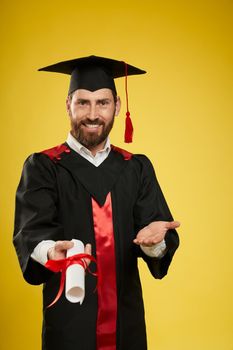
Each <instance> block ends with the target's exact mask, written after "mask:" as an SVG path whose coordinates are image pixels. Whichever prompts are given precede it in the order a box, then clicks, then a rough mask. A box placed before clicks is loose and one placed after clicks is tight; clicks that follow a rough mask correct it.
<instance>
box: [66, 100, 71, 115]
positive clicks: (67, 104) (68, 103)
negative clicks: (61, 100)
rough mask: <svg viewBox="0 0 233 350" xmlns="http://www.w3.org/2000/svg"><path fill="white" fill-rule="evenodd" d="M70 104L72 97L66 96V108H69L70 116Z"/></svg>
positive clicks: (69, 113)
mask: <svg viewBox="0 0 233 350" xmlns="http://www.w3.org/2000/svg"><path fill="white" fill-rule="evenodd" d="M70 104H71V97H70V96H67V98H66V110H67V113H68V115H69V117H70V115H71V112H70Z"/></svg>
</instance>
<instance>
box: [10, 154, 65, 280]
mask: <svg viewBox="0 0 233 350" xmlns="http://www.w3.org/2000/svg"><path fill="white" fill-rule="evenodd" d="M56 187H57V185H56V171H55V164H54V163H53V162H52V161H51V160H50V159H49V158H48V157H47V156H45V155H43V154H33V155H31V156H30V157H29V158H28V159H27V160H26V161H25V164H24V167H23V172H22V176H21V179H20V183H19V186H18V188H17V192H16V207H15V229H14V236H13V243H14V246H15V249H16V252H17V256H18V259H19V263H20V266H21V269H22V272H23V276H24V278H25V280H26V281H27V282H29V283H30V284H40V283H44V282H46V281H47V280H48V279H49V277H50V276H51V274H52V273H51V272H50V271H49V270H47V269H46V268H45V267H44V266H43V265H41V264H39V263H38V262H36V261H34V260H33V259H32V258H31V253H32V251H33V250H34V248H35V247H36V246H37V244H38V243H40V242H41V241H43V240H54V241H56V240H61V239H63V228H62V226H61V224H60V223H59V221H58V213H57V188H56Z"/></svg>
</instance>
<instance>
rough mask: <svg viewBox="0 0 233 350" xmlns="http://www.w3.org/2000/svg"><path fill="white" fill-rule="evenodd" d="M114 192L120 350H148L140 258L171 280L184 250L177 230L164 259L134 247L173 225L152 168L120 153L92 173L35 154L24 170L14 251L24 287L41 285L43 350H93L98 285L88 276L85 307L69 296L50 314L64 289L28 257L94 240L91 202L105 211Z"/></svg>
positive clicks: (65, 159)
mask: <svg viewBox="0 0 233 350" xmlns="http://www.w3.org/2000/svg"><path fill="white" fill-rule="evenodd" d="M108 192H111V196H112V206H113V223H114V236H115V249H116V269H117V271H116V272H117V299H118V311H117V350H126V349H127V350H146V349H147V345H146V329H145V320H144V307H143V300H142V290H141V284H140V279H139V272H138V268H137V258H138V257H142V258H143V259H144V260H145V261H146V263H147V264H148V267H149V269H150V271H151V273H152V275H153V276H154V277H155V278H162V277H164V276H165V275H166V273H167V270H168V267H169V264H170V262H171V260H172V257H173V254H174V252H175V250H176V249H177V247H178V245H179V239H178V236H177V233H176V231H175V230H169V231H168V232H167V235H166V243H167V247H168V249H167V253H166V255H165V256H164V257H163V258H162V259H156V258H149V257H148V256H146V255H145V254H144V253H143V252H142V251H141V249H140V247H138V246H136V245H135V244H134V243H133V242H132V241H133V239H134V238H135V236H136V234H137V232H138V230H140V229H141V228H142V227H144V226H145V225H147V224H149V223H150V222H152V221H155V220H166V221H167V220H172V216H171V214H170V211H169V209H168V207H167V204H166V202H165V199H164V197H163V194H162V192H161V189H160V187H159V184H158V182H157V179H156V177H155V174H154V170H153V167H152V165H151V163H150V161H149V160H148V158H146V157H145V156H143V155H134V156H133V157H132V158H131V159H130V160H124V158H123V156H122V155H121V154H120V153H117V152H113V151H111V152H110V155H109V157H108V158H107V159H106V160H105V161H104V162H103V163H102V164H101V165H100V166H99V167H95V166H94V165H92V164H91V163H89V162H88V161H87V160H85V159H83V158H82V157H81V156H79V155H78V154H77V153H75V152H74V151H73V150H71V152H70V153H63V154H62V155H61V160H59V161H57V162H53V161H52V160H50V159H49V158H48V157H47V156H46V155H44V154H40V153H37V154H33V155H32V156H30V157H29V158H28V159H27V160H26V162H25V165H24V169H23V173H22V178H21V180H20V184H19V187H18V190H17V196H16V215H15V232H14V244H15V248H16V251H17V254H18V258H19V262H20V265H21V268H22V271H23V275H24V277H25V279H26V280H27V281H28V282H29V283H32V284H40V283H44V287H43V300H44V322H43V350H54V349H56V350H73V349H76V350H79V349H80V350H83V349H88V350H95V349H96V320H97V293H93V291H94V289H95V287H96V281H95V278H94V277H93V276H90V275H88V274H87V276H86V296H85V299H84V302H83V304H82V305H81V306H80V305H79V304H73V303H70V302H68V301H67V300H66V298H65V297H64V294H63V295H62V297H61V298H60V300H59V301H58V302H57V303H56V304H55V305H54V306H52V307H51V308H49V309H46V306H47V305H48V304H49V303H50V302H51V301H52V300H53V299H54V297H55V295H56V293H57V291H58V288H59V278H60V276H59V274H53V273H50V272H48V271H47V270H46V269H45V268H44V267H43V266H41V265H40V264H38V263H36V262H34V261H33V260H32V259H31V258H30V255H31V253H32V251H33V249H34V248H35V246H36V245H37V244H38V243H39V242H41V241H42V240H47V239H52V240H55V241H56V240H64V239H66V240H70V239H72V238H76V239H80V240H81V241H83V242H84V244H86V243H91V244H92V248H93V255H94V256H95V239H94V228H93V217H92V207H91V196H93V197H94V198H95V199H96V200H97V201H98V202H99V203H100V204H101V205H102V204H103V203H104V201H105V198H106V196H107V194H108Z"/></svg>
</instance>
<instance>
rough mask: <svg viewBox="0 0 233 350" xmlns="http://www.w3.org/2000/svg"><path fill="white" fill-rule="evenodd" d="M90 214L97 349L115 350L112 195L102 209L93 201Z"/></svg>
mask: <svg viewBox="0 0 233 350" xmlns="http://www.w3.org/2000/svg"><path fill="white" fill-rule="evenodd" d="M92 210H93V220H94V231H95V241H96V260H97V273H98V282H97V293H98V316H97V325H96V344H97V347H96V349H97V350H116V321H117V289H116V258H115V241H114V233H113V222H112V202H111V194H110V193H109V194H108V195H107V198H106V202H105V204H104V205H103V206H102V207H100V206H99V204H98V203H97V202H96V201H95V200H94V199H93V198H92Z"/></svg>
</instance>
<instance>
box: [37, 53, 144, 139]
mask: <svg viewBox="0 0 233 350" xmlns="http://www.w3.org/2000/svg"><path fill="white" fill-rule="evenodd" d="M39 71H47V72H56V73H63V74H69V75H71V79H70V86H69V91H68V94H71V93H72V92H74V91H75V90H77V89H85V90H89V91H96V90H99V89H103V88H108V89H111V90H112V91H113V92H114V93H115V94H116V87H115V83H114V79H115V78H120V77H125V91H126V105H127V112H126V126H125V142H132V135H133V125H132V121H131V119H130V112H129V108H128V89H127V77H128V75H137V74H144V73H146V72H145V71H144V70H141V69H139V68H136V67H134V66H131V65H129V64H127V63H126V62H124V61H117V60H113V59H110V58H105V57H99V56H88V57H81V58H76V59H73V60H69V61H63V62H59V63H56V64H53V65H51V66H47V67H44V68H40V69H39Z"/></svg>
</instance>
